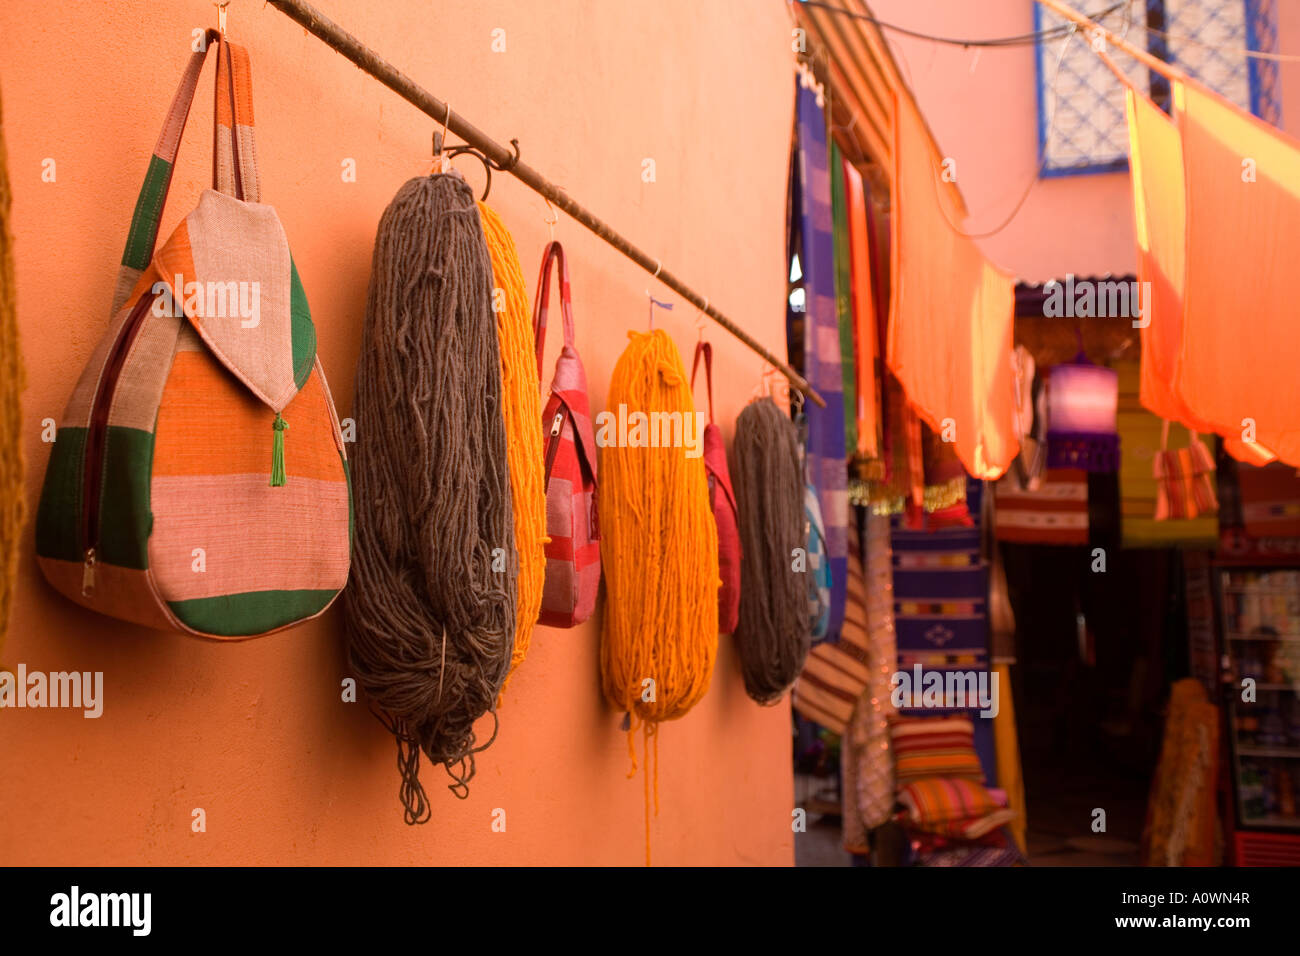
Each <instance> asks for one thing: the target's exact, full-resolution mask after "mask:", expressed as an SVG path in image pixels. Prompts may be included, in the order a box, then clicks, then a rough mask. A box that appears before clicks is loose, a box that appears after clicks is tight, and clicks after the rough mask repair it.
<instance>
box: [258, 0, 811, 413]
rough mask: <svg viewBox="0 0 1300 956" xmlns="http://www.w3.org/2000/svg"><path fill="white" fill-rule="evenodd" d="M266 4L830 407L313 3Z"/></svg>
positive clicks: (656, 264) (279, 0)
mask: <svg viewBox="0 0 1300 956" xmlns="http://www.w3.org/2000/svg"><path fill="white" fill-rule="evenodd" d="M268 2H269V3H270V4H271V6H273V7H275V8H276V9H277V10H279V11H280V12H281V13H283V14H284V15H285V16H287V17H289V18H290V19H291V20H293V21H294V22H296V23H299V24H301V25H302V26H303V27H304V28H305V29H306V30H307V32H309V33H311V34H312V35H314V36H315V37H317V38H318V39H320V40H321V41H323V42H324V43H325V44H326V46H328V47H330V48H331V49H332V50H334V51H335V52H337V53H339V54H340V55H342V56H344V57H346V58H347V59H349V60H351V61H352V62H353V63H355V64H356V65H357V66H358V67H360V68H361V69H362V70H364V71H365V72H366V73H369V74H370V75H371V76H373V77H374V78H375V79H377V80H378V81H379V82H380V83H383V84H384V85H385V86H386V87H388V88H389V89H390V90H392V91H393V92H394V93H396V94H397V95H398V96H400V97H402V99H404V100H406V101H407V102H408V103H410V104H411V105H412V106H414V107H415V108H416V109H418V110H420V111H421V112H422V113H424V114H425V115H426V116H429V117H430V118H432V119H433V120H435V121H437V122H438V123H439V124H440V125H442V124H445V125H446V126H447V128H448V129H449V130H450V131H451V132H453V133H455V134H456V135H457V136H459V137H460V138H461V139H463V140H464V141H465V142H466V143H469V144H470V145H471V146H473V147H475V148H476V149H478V150H480V151H481V152H482V153H483V154H484V155H485V156H487V157H488V159H490V160H492V161H493V162H494V163H495V164H496V165H497V167H498V168H500V169H502V170H504V171H505V172H508V173H509V174H510V175H512V176H514V177H515V178H516V179H518V180H519V181H520V182H522V183H523V184H524V185H525V186H527V187H528V188H530V189H532V190H533V191H534V192H536V193H538V194H539V195H541V196H543V197H544V198H546V199H548V200H550V202H551V203H552V204H553V205H554V206H555V207H556V208H557V209H563V210H564V211H565V212H566V213H568V214H569V215H570V216H572V217H573V218H574V219H575V220H576V221H577V222H579V223H581V224H582V225H584V226H586V227H587V228H588V229H590V230H591V231H592V232H594V233H595V234H596V235H598V236H600V238H602V239H604V240H605V241H606V242H607V243H609V244H610V245H611V246H613V247H614V248H615V249H617V250H618V251H619V252H621V253H623V255H625V256H627V257H628V258H629V259H631V260H632V261H633V262H635V263H636V264H637V265H639V266H640V267H641V268H642V269H644V270H645V271H646V272H649V273H650V274H651V275H652V276H653V277H654V278H656V279H658V280H659V281H660V282H662V283H663V284H664V285H666V286H668V288H670V289H672V290H673V291H674V292H676V293H677V294H678V295H680V296H681V297H682V298H683V299H685V300H686V301H687V302H690V303H691V304H692V305H694V306H695V307H696V308H698V309H700V310H702V311H703V312H704V314H705V315H707V316H708V317H709V318H711V319H712V320H713V321H714V322H717V323H718V324H719V325H720V326H722V327H723V328H724V329H726V330H727V331H728V332H730V333H731V334H732V335H734V336H735V337H736V338H738V339H740V341H741V342H743V343H744V344H745V345H746V346H748V347H749V348H750V349H751V350H752V351H754V352H756V353H758V354H759V355H760V356H762V358H763V359H764V360H765V361H766V362H767V363H768V364H769V365H771V366H772V367H773V368H774V369H776V370H777V371H779V372H780V373H781V374H782V375H784V376H785V377H786V379H788V380H789V382H790V385H791V386H792V387H793V388H797V389H798V390H799V391H801V392H803V393H804V394H805V395H806V396H808V398H809V400H810V401H813V402H815V403H816V404H817V405H819V406H820V407H822V408H825V407H826V401H825V400H824V399H823V398H822V397H821V396H820V395H818V394H817V392H816V390H815V389H813V387H812V386H811V385H809V384H808V382H807V381H806V380H805V379H804V377H803V376H802V375H800V374H799V373H798V372H796V371H795V370H794V369H792V368H791V367H790V366H789V365H787V364H786V363H785V362H783V361H781V360H780V359H779V358H777V357H776V356H775V355H773V354H772V353H771V352H769V351H768V350H767V349H766V348H764V347H763V346H762V345H761V344H760V343H759V342H758V340H757V339H755V338H754V337H753V336H752V335H750V334H749V333H748V332H746V331H745V330H744V329H742V328H741V327H740V326H739V325H737V324H736V323H735V322H733V321H732V320H731V319H729V318H727V316H725V315H724V314H723V313H722V312H720V311H718V309H717V308H716V307H715V306H713V305H711V304H710V303H709V300H708V299H707V298H705V297H704V296H702V295H700V294H699V293H698V292H696V291H695V290H693V289H691V288H690V287H689V286H687V285H686V284H685V283H684V282H682V281H681V280H680V279H678V278H677V276H675V275H674V274H673V273H672V272H670V271H669V270H667V269H665V268H664V267H663V263H661V262H660V261H659V260H658V259H656V258H655V257H654V256H651V255H649V254H648V253H645V252H643V251H642V250H640V249H638V248H637V247H636V246H634V245H633V244H632V243H631V242H629V241H628V240H627V239H625V238H623V236H621V235H620V234H619V233H617V232H615V231H614V230H613V229H612V228H610V226H609V225H607V224H606V223H605V222H603V221H602V220H601V219H599V218H597V217H596V216H595V215H593V214H592V213H591V212H588V211H587V210H586V209H585V208H583V207H582V206H581V205H579V204H578V203H577V202H575V201H574V200H573V199H571V198H569V196H568V194H567V193H565V191H564V190H563V189H561V188H560V187H559V186H556V185H555V184H554V183H552V182H550V181H549V180H547V179H546V178H545V177H544V176H542V174H541V173H539V172H538V171H537V170H535V169H533V168H532V167H531V166H529V165H528V164H527V163H524V162H521V161H520V160H519V156H518V153H517V152H516V151H515V150H511V149H508V148H506V147H505V146H502V145H501V144H500V143H498V142H496V141H495V140H494V139H492V138H491V137H490V136H488V135H487V134H486V133H484V132H483V131H482V130H480V129H479V128H478V127H477V126H475V125H474V124H472V123H471V122H469V120H467V119H465V118H464V117H463V116H461V115H460V114H459V113H457V112H456V111H455V110H452V109H451V108H450V107H449V106H448V105H447V104H446V103H444V102H443V101H442V100H440V99H438V98H437V97H436V96H434V95H433V94H432V93H430V92H428V91H427V90H425V89H424V88H423V87H421V86H420V85H419V84H417V83H416V82H415V81H414V80H412V79H411V78H410V77H409V76H407V75H406V74H404V73H402V72H401V71H400V70H398V69H397V68H396V67H394V66H393V65H392V64H390V63H389V62H388V61H387V60H385V59H384V58H383V57H381V56H380V55H379V54H378V53H376V52H375V51H373V50H371V49H370V48H369V47H367V46H366V45H365V44H363V43H362V42H361V41H360V40H358V39H357V38H356V37H355V36H353V35H352V34H351V33H348V32H347V31H346V30H344V29H343V28H342V27H340V26H339V25H338V24H336V23H334V22H333V21H332V20H330V19H329V18H328V17H326V16H325V15H324V14H323V13H321V12H320V11H319V10H317V9H316V8H315V7H313V6H312V5H311V4H310V3H306V2H304V0H268Z"/></svg>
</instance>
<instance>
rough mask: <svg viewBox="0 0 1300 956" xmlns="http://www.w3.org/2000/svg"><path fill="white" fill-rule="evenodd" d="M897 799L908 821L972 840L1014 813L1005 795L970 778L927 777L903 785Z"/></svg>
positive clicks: (927, 830) (926, 829)
mask: <svg viewBox="0 0 1300 956" xmlns="http://www.w3.org/2000/svg"><path fill="white" fill-rule="evenodd" d="M898 802H899V803H901V804H902V805H903V807H904V810H905V814H906V822H907V823H908V824H910V825H911V826H912V827H913V828H915V829H917V830H921V831H923V832H926V833H937V834H942V835H945V836H955V837H961V838H963V839H967V840H973V839H976V838H978V837H981V836H983V835H985V834H986V833H989V832H990V831H991V830H995V829H997V828H998V827H1000V826H1002V825H1003V824H1004V823H1006V822H1008V821H1009V820H1011V819H1012V818H1013V817H1014V816H1015V811H1013V810H1009V809H1007V807H1006V794H1005V793H1000V792H997V791H991V790H986V789H985V788H984V787H983V786H982V785H980V784H978V783H975V782H974V781H971V780H960V779H950V778H947V777H925V778H923V779H921V780H916V781H913V782H912V783H909V784H908V785H907V786H905V787H903V789H902V791H900V793H899V795H898Z"/></svg>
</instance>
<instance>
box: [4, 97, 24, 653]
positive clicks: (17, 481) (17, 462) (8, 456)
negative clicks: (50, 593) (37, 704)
mask: <svg viewBox="0 0 1300 956" xmlns="http://www.w3.org/2000/svg"><path fill="white" fill-rule="evenodd" d="M11 199H12V196H11V193H10V189H9V170H8V153H7V151H6V147H5V138H4V116H3V113H0V652H2V651H3V650H4V638H5V633H6V632H7V630H8V627H9V605H10V603H11V602H12V600H13V586H14V571H15V569H16V567H17V565H18V536H19V535H20V534H21V533H22V528H23V518H24V514H25V507H24V504H23V446H22V437H21V431H22V422H21V417H22V408H21V401H22V392H23V388H24V386H25V385H26V371H25V369H24V368H23V360H22V344H21V343H20V342H19V338H18V316H17V312H16V309H15V306H14V298H15V288H14V257H13V233H12V230H11V224H10V221H9V217H10V202H11ZM0 669H3V662H2V661H0Z"/></svg>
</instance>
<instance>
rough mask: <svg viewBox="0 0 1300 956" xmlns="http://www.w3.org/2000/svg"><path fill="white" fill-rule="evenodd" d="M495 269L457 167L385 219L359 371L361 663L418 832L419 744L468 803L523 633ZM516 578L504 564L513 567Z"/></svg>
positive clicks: (409, 188)
mask: <svg viewBox="0 0 1300 956" xmlns="http://www.w3.org/2000/svg"><path fill="white" fill-rule="evenodd" d="M501 401H502V399H501V359H500V345H499V341H498V338H497V327H496V319H495V317H494V315H493V314H492V264H491V261H490V259H489V257H488V249H487V243H486V241H485V239H484V235H483V226H482V223H481V221H480V220H479V212H478V209H477V207H476V206H475V203H474V195H473V192H472V191H471V190H470V188H469V186H468V185H467V184H466V183H465V181H464V180H463V179H462V178H461V177H460V176H459V174H456V173H450V174H446V175H437V176H423V177H419V178H416V179H412V180H410V181H409V182H407V183H406V184H405V185H403V186H402V188H401V189H399V190H398V192H397V195H396V196H395V197H394V198H393V201H392V202H391V203H390V204H389V206H388V208H387V209H386V210H384V214H383V217H382V218H381V219H380V221H379V230H378V233H377V234H376V236H375V252H374V259H373V264H372V268H371V276H370V293H369V297H368V299H367V302H366V319H365V325H364V328H363V332H362V341H361V357H360V359H359V360H358V362H357V381H356V401H355V403H354V408H355V410H354V416H355V418H356V434H357V442H356V448H355V451H354V452H353V453H352V462H353V465H352V482H353V488H352V490H353V500H354V501H355V502H356V503H357V509H356V518H355V521H356V524H355V539H354V542H353V548H352V574H351V578H350V580H349V582H348V588H347V593H346V597H345V609H346V617H347V632H348V657H349V660H350V662H351V665H352V669H353V671H354V673H355V674H356V675H357V678H358V681H359V682H360V683H361V685H362V686H363V687H364V688H365V690H366V693H367V694H368V695H369V696H370V698H371V701H372V705H374V706H377V707H378V708H379V710H381V711H382V714H377V716H379V717H380V719H381V720H382V721H383V722H384V724H385V726H387V727H388V729H389V730H390V731H392V733H393V734H394V735H395V736H396V737H397V750H398V768H399V770H400V772H401V774H402V786H401V791H400V796H401V800H402V804H403V806H404V808H405V818H406V822H407V823H424V822H425V821H427V820H428V819H429V815H430V814H429V805H428V802H427V799H426V796H425V792H424V788H423V787H422V786H421V785H420V781H419V762H420V751H421V750H423V751H424V753H425V754H427V755H428V757H429V759H430V760H432V761H435V762H436V763H441V764H443V766H444V767H446V769H447V772H448V773H449V774H450V775H451V777H452V780H453V782H452V784H451V785H450V789H451V791H452V792H453V793H455V794H456V795H457V796H459V797H464V796H466V795H467V794H468V787H467V784H468V783H469V781H470V779H471V778H472V777H473V776H474V755H475V754H476V753H478V752H479V751H481V750H483V749H484V748H486V747H487V746H488V745H489V744H491V743H492V740H493V739H495V737H496V730H495V728H494V729H493V732H492V737H491V738H489V739H488V740H487V742H486V743H483V744H481V745H479V744H478V741H477V738H476V737H475V734H474V722H475V721H476V720H477V719H478V718H479V717H481V716H483V714H485V713H489V712H491V713H492V714H493V716H494V717H495V715H496V700H497V696H498V694H499V692H500V690H501V685H502V682H503V681H504V680H505V677H506V673H507V671H508V670H509V667H510V654H511V651H512V650H513V648H514V638H515V596H516V595H515V588H516V576H517V574H518V568H519V562H518V555H517V554H516V552H515V539H514V524H513V515H512V511H511V499H510V476H509V470H508V468H507V463H506V432H505V423H504V419H503V416H502V408H501ZM502 568H504V570H501V569H502Z"/></svg>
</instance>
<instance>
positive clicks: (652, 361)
mask: <svg viewBox="0 0 1300 956" xmlns="http://www.w3.org/2000/svg"><path fill="white" fill-rule="evenodd" d="M628 337H629V338H630V339H631V342H630V344H629V345H628V347H627V348H626V349H625V350H624V351H623V354H622V355H621V356H619V359H618V363H617V364H616V365H615V366H614V374H613V376H612V377H611V379H610V383H609V396H608V399H607V402H608V407H609V408H611V409H616V410H617V412H618V414H617V418H618V419H619V420H620V422H621V421H626V434H612V432H614V431H615V430H617V431H619V432H622V431H623V430H624V428H623V426H622V425H621V424H619V425H611V424H609V423H606V424H604V425H601V426H600V428H599V429H598V430H597V434H596V444H597V445H599V446H600V447H601V457H600V471H601V503H602V504H601V515H600V517H601V535H602V539H601V545H600V550H601V561H602V563H603V564H604V568H605V591H606V599H605V617H604V626H603V629H602V633H601V642H600V670H601V677H602V682H603V685H604V691H605V697H606V699H607V700H609V702H610V703H611V704H613V705H614V706H616V707H618V708H619V709H621V710H625V711H628V712H629V714H630V715H634V718H633V717H631V716H630V717H629V719H628V720H627V723H626V725H625V726H626V729H627V731H628V750H629V753H630V755H631V756H632V758H633V772H635V769H636V767H635V759H636V757H635V751H634V750H633V735H634V734H635V732H636V731H637V729H638V727H640V728H643V729H644V732H645V737H646V744H647V745H648V744H649V742H650V738H651V737H652V736H653V735H654V733H655V729H656V727H657V725H658V724H659V723H660V722H661V721H665V720H674V719H676V718H678V717H681V716H683V715H684V714H685V713H686V712H687V711H688V710H690V709H691V707H693V706H694V705H695V704H696V703H697V702H698V701H699V700H700V698H701V697H703V696H704V693H705V691H706V690H708V687H709V680H710V678H711V677H712V675H713V661H714V658H715V657H716V656H717V651H718V588H719V587H720V585H721V583H722V581H721V579H720V577H719V575H718V529H717V526H716V524H715V523H714V519H713V510H712V508H711V507H710V506H709V483H708V478H707V476H706V475H705V471H704V459H703V458H702V457H699V456H696V457H689V456H688V454H687V451H688V449H687V447H686V445H687V442H688V440H694V441H697V442H698V441H702V439H703V423H702V422H699V421H698V419H697V416H696V414H695V403H694V401H693V400H692V398H691V387H690V383H689V379H688V378H687V375H686V369H685V368H684V367H683V365H682V359H681V355H679V354H678V352H677V347H676V346H675V345H674V344H673V341H672V339H671V338H669V336H668V333H667V332H665V331H663V330H662V329H656V330H655V331H653V332H630V333H629V334H628ZM625 414H626V417H625ZM611 417H612V416H611ZM688 429H689V431H688ZM697 429H698V430H697ZM675 436H676V440H674V437H675ZM697 447H698V446H697ZM649 786H650V777H649V775H648V774H647V777H646V787H647V801H646V807H647V817H646V833H647V841H646V856H647V863H648V862H649V826H650V824H649ZM656 791H657V788H656Z"/></svg>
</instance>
